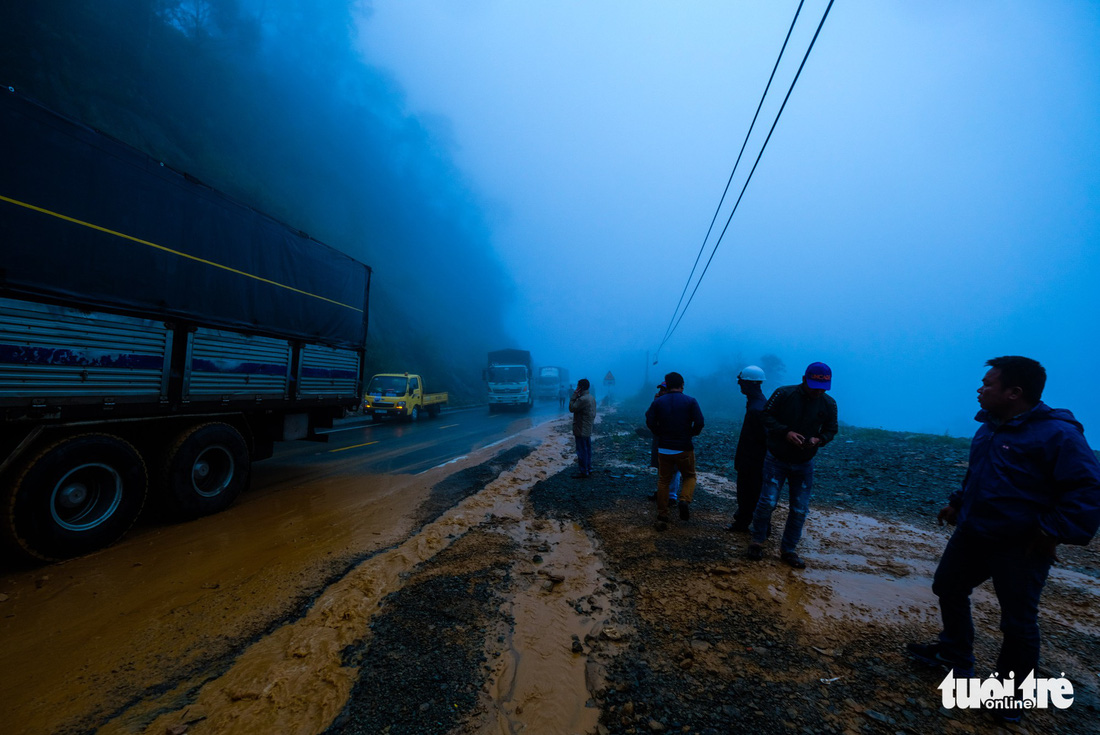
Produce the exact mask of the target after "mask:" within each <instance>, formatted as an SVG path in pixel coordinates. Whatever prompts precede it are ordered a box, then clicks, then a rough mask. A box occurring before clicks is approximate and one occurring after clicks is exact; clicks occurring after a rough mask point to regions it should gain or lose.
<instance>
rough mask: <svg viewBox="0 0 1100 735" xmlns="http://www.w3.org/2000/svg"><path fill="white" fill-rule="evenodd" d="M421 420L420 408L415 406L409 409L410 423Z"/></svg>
mask: <svg viewBox="0 0 1100 735" xmlns="http://www.w3.org/2000/svg"><path fill="white" fill-rule="evenodd" d="M419 418H420V406H413V407H412V408H411V409H409V421H416V420H418V419H419Z"/></svg>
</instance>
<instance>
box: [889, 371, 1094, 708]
mask: <svg viewBox="0 0 1100 735" xmlns="http://www.w3.org/2000/svg"><path fill="white" fill-rule="evenodd" d="M986 365H987V366H988V367H989V370H988V371H987V372H986V374H985V376H984V377H983V378H982V385H981V387H980V388H978V404H979V405H980V406H981V410H980V411H979V412H978V415H977V416H975V420H977V421H979V422H981V426H980V427H979V428H978V431H977V433H976V434H975V435H974V439H973V440H972V441H971V443H970V462H969V466H968V468H967V471H966V478H965V479H964V480H963V485H962V488H961V489H959V490H957V491H956V492H954V493H952V495H951V497H950V499H949V500H948V505H947V506H945V507H944V508H943V509H942V510H940V513H939V522H940V525H943V524H944V523H945V522H946V523H950V524H952V525H954V526H955V532H954V533H953V534H951V538H950V539H949V540H948V541H947V548H945V549H944V551H943V556H942V557H941V558H940V563H939V567H938V568H937V569H936V574H935V577H933V579H932V592H934V593H935V594H936V596H937V597H939V601H940V616H941V618H942V620H943V630H942V632H941V633H940V635H939V640H938V641H936V642H935V643H910V644H909V645H908V650H909V653H910V654H912V655H913V656H914V657H915V658H917V659H918V660H920V661H923V662H925V663H928V664H936V665H941V666H943V667H945V668H950V669H953V670H954V675H955V676H956V677H962V678H971V677H973V675H974V622H973V620H972V619H971V616H970V594H971V592H973V590H974V588H975V587H977V586H978V585H979V584H981V583H982V582H984V581H985V580H987V579H992V580H993V591H994V592H995V593H996V595H997V602H998V603H1000V606H1001V624H1000V628H1001V633H1002V634H1003V635H1004V638H1003V640H1002V642H1001V651H1000V655H999V656H998V657H997V668H996V671H998V672H999V673H1000V675H1001V676H1002V677H1009V676H1012V675H1013V674H1014V675H1015V678H1014V680H1015V682H1016V685H1017V688H1018V689H1019V687H1020V686H1021V685H1022V684H1023V682H1024V680H1025V679H1026V678H1027V677H1028V675H1029V674H1030V673H1031V672H1034V671H1035V667H1036V666H1037V665H1038V663H1039V618H1038V616H1039V597H1040V595H1041V594H1042V591H1043V586H1044V584H1045V583H1046V579H1047V575H1048V573H1049V572H1050V565H1051V563H1052V562H1054V561H1057V560H1058V558H1057V556H1056V555H1055V551H1056V549H1057V547H1058V544H1078V545H1082V546H1083V545H1086V544H1088V543H1089V542H1090V541H1091V540H1092V538H1093V536H1095V535H1096V531H1097V529H1098V528H1100V462H1098V461H1097V459H1096V455H1095V454H1094V453H1093V451H1092V449H1091V448H1090V447H1089V445H1088V442H1087V441H1085V432H1084V429H1083V428H1082V427H1081V424H1080V423H1079V422H1078V421H1077V420H1076V419H1075V418H1074V416H1073V414H1072V413H1071V412H1069V411H1067V410H1066V409H1064V408H1051V407H1050V406H1048V405H1047V404H1046V403H1043V401H1042V400H1041V398H1042V394H1043V388H1044V387H1045V385H1046V378H1047V375H1046V370H1045V369H1044V368H1043V366H1042V365H1040V364H1039V363H1038V362H1036V361H1035V360H1032V359H1031V358H1028V357H1021V356H1019V355H1008V356H1005V357H995V358H993V359H992V360H989V361H988V362H986ZM1054 670H1055V671H1056V670H1057V669H1054ZM1036 677H1038V674H1036ZM1020 713H1021V710H1019V709H1015V710H1012V709H1006V710H999V711H998V712H997V713H996V714H999V718H1000V719H1002V720H1006V721H1016V720H1019V715H1020Z"/></svg>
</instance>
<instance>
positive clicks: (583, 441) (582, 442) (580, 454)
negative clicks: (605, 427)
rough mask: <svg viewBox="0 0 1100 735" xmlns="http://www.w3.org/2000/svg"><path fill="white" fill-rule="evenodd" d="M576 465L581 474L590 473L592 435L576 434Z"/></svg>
mask: <svg viewBox="0 0 1100 735" xmlns="http://www.w3.org/2000/svg"><path fill="white" fill-rule="evenodd" d="M576 439H577V466H578V467H579V468H580V469H579V470H578V471H579V472H580V474H582V475H591V474H592V437H590V436H577V437H576Z"/></svg>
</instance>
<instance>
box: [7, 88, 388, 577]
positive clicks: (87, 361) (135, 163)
mask: <svg viewBox="0 0 1100 735" xmlns="http://www.w3.org/2000/svg"><path fill="white" fill-rule="evenodd" d="M0 156H2V160H3V161H4V165H3V166H2V167H0V419H2V420H0V545H2V547H3V548H6V549H7V551H9V552H11V553H14V554H16V555H19V556H22V557H28V558H31V559H36V560H46V561H49V560H56V559H62V558H66V557H71V556H76V555H80V554H83V553H87V552H89V551H92V550H94V549H97V548H100V547H102V546H105V545H107V544H110V543H112V542H114V541H115V540H117V539H118V538H120V537H121V536H122V535H123V534H125V533H126V531H127V530H128V529H129V528H130V526H131V525H132V524H133V523H134V521H135V520H136V519H137V517H138V515H139V514H140V512H141V510H142V508H143V507H144V506H145V504H146V500H147V498H152V499H153V500H155V501H157V502H158V504H160V505H161V506H163V507H165V508H167V509H168V510H169V511H171V512H172V513H173V514H174V515H176V516H178V517H181V518H194V517H196V516H201V515H205V514H209V513H214V512H217V511H220V510H222V509H224V508H226V507H227V506H229V505H230V504H231V503H232V502H233V500H234V499H235V498H236V497H237V496H238V494H239V493H240V492H241V491H242V490H243V489H244V488H245V487H246V486H247V485H248V482H249V476H250V466H251V463H252V462H253V461H256V460H260V459H264V458H267V457H270V456H271V454H272V452H273V449H274V442H276V441H283V440H291V439H312V440H318V441H323V440H324V439H325V436H324V435H323V434H319V433H318V431H317V430H318V429H323V428H329V427H331V426H332V424H333V420H334V419H335V418H337V417H340V416H342V415H343V414H344V413H345V411H347V410H354V409H356V408H357V407H358V405H359V402H360V400H361V397H362V395H363V386H364V375H363V370H364V364H365V357H366V352H365V350H366V336H367V302H368V295H369V292H370V278H371V270H370V268H369V267H367V266H366V265H364V264H362V263H360V262H357V261H356V260H354V259H353V258H351V257H349V256H347V255H344V254H343V253H340V252H338V251H337V250H335V249H333V248H330V247H328V246H327V245H324V244H323V243H320V242H318V241H317V240H314V239H313V238H311V237H309V236H308V235H307V234H305V233H303V232H300V231H298V230H296V229H294V228H292V227H289V226H287V225H285V224H283V223H281V222H279V221H277V220H275V219H273V218H271V217H269V216H267V215H265V214H263V213H261V212H258V211H256V210H255V209H252V208H250V207H248V206H246V205H244V204H242V203H240V202H238V201H236V200H234V199H232V198H230V197H228V196H226V195H224V194H221V193H219V192H217V191H215V190H213V189H211V188H210V187H208V186H206V185H204V184H203V183H202V182H200V181H198V180H197V179H195V178H194V177H192V176H189V175H188V174H186V173H182V172H180V171H177V170H175V169H173V168H171V167H170V166H167V165H165V164H164V163H162V162H160V161H157V160H155V159H153V158H151V157H150V156H148V155H146V154H144V153H142V152H140V151H138V150H136V149H134V148H132V147H130V146H128V145H126V144H124V143H122V142H120V141H118V140H116V139H114V138H112V137H110V136H108V135H105V134H103V133H101V132H98V131H96V130H94V129H92V128H89V127H87V126H85V125H82V124H81V123H79V122H77V121H75V120H73V119H70V118H67V117H64V116H62V115H59V114H56V113H54V112H52V111H50V110H48V109H46V108H45V107H44V106H42V105H40V104H38V103H37V102H35V101H33V100H31V99H29V98H26V97H23V96H22V95H20V94H19V93H17V92H15V91H14V90H12V89H10V88H6V89H0Z"/></svg>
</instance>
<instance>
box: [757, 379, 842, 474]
mask: <svg viewBox="0 0 1100 735" xmlns="http://www.w3.org/2000/svg"><path fill="white" fill-rule="evenodd" d="M764 426H765V427H767V430H768V451H769V452H771V453H772V455H774V456H775V458H776V459H778V460H779V461H780V462H790V463H791V464H801V463H803V462H809V461H810V460H811V459H813V458H814V455H815V454H817V450H818V449H820V448H821V447H823V446H825V445H826V444H828V443H829V442H831V441H832V440H833V437H835V436H836V433H837V430H838V427H837V415H836V401H834V400H833V397H832V396H830V395H828V394H827V393H821V394H819V395H808V394H807V393H806V391H804V390H802V384H801V383H796V384H795V385H784V386H782V387H779V388H776V389H775V392H774V393H772V397H771V398H769V399H768V403H767V405H765V406H764ZM788 431H796V432H798V433H799V434H802V435H803V436H804V437H806V438H807V439H809V438H810V437H811V436H816V437H818V438H819V439H821V443H820V444H818V445H817V446H812V445H811V444H810V443H809V442H807V443H806V444H804V445H803V446H801V447H796V446H795V445H793V444H791V443H790V442H788V441H787V432H788Z"/></svg>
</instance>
